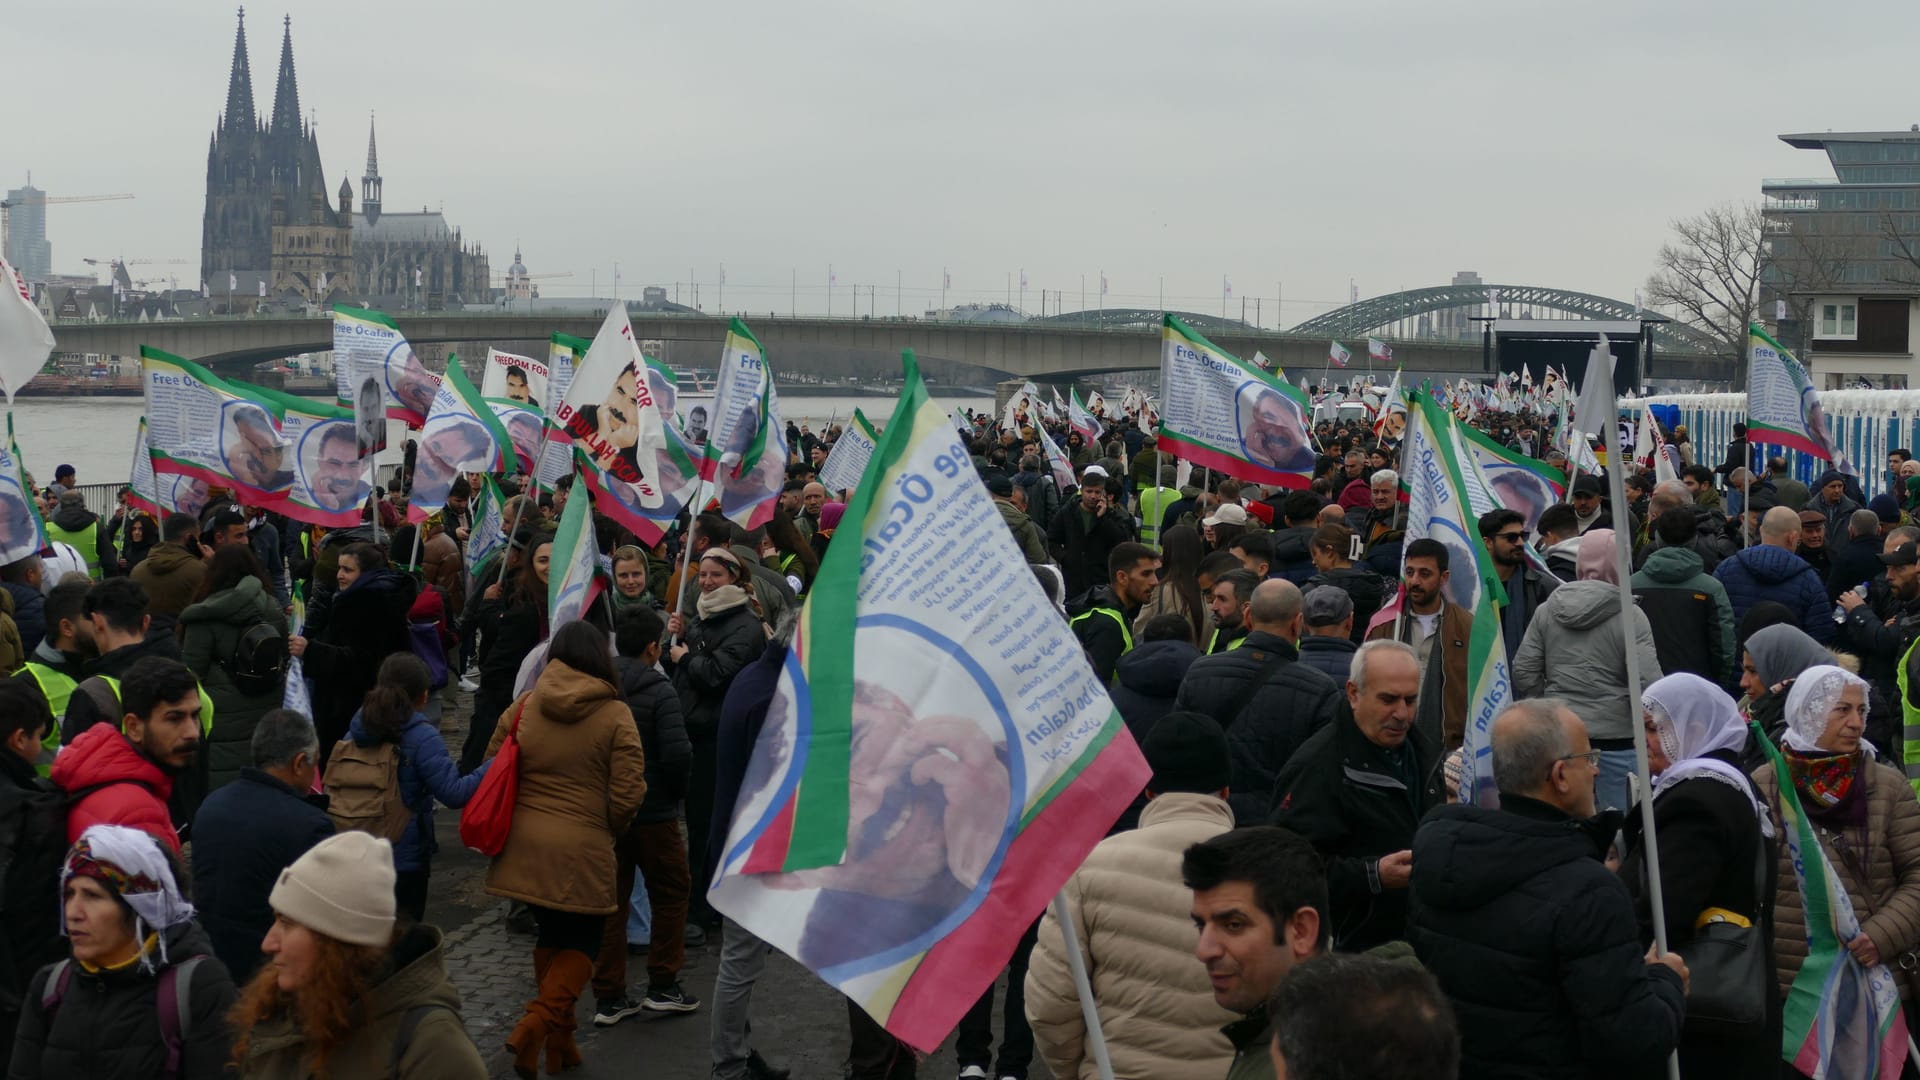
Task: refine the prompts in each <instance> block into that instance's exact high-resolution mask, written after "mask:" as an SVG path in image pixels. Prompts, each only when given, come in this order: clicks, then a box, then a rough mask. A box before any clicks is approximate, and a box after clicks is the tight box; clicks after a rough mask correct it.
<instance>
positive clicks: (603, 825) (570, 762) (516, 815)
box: [487, 660, 647, 915]
mask: <svg viewBox="0 0 1920 1080" xmlns="http://www.w3.org/2000/svg"><path fill="white" fill-rule="evenodd" d="M525 701H526V708H525V710H524V711H522V712H521V713H520V718H519V724H518V728H519V735H518V738H519V740H520V790H519V796H518V798H517V799H516V800H515V802H514V804H513V825H512V828H511V829H510V830H509V831H508V833H507V846H506V847H505V848H504V849H502V850H501V852H500V854H498V855H496V856H494V859H493V862H492V864H491V865H489V866H488V867H487V892H489V893H491V894H493V895H494V896H504V897H506V898H507V899H509V900H520V901H524V902H526V903H529V904H533V905H535V906H538V907H544V908H554V909H556V910H559V911H573V912H579V913H581V914H585V915H611V914H613V913H614V911H616V910H618V908H619V905H620V903H622V902H624V900H625V898H624V897H621V898H618V899H616V897H615V896H614V892H615V887H614V876H615V875H614V869H615V867H614V860H613V841H614V838H615V837H617V836H619V835H621V834H622V833H624V832H626V829H627V825H628V823H630V822H631V821H632V820H633V814H634V811H635V810H638V809H639V808H640V800H641V799H642V798H644V797H645V795H646V793H647V781H646V762H645V761H644V760H643V753H642V751H641V748H640V733H639V732H638V731H637V730H635V728H634V726H633V714H632V713H631V712H630V711H628V709H627V703H626V702H625V701H623V700H622V699H621V697H620V690H619V688H618V687H616V686H614V685H613V684H612V683H610V682H607V681H606V680H604V679H597V678H595V677H593V676H592V675H588V674H586V673H584V672H580V671H575V670H574V669H573V668H571V667H568V666H567V665H566V664H565V663H563V662H561V661H558V660H553V661H549V662H548V664H547V667H546V670H545V671H542V672H541V673H540V678H539V680H538V681H537V682H535V683H534V687H533V689H532V690H530V691H528V692H527V694H526V696H525ZM512 708H513V707H512V706H509V713H510V714H511V710H512ZM514 727H515V724H514V722H513V720H512V719H510V718H508V719H503V720H502V721H501V723H500V724H499V726H498V727H496V728H494V731H493V742H492V744H491V745H489V746H488V747H487V757H489V758H491V757H493V755H494V754H495V753H496V752H497V751H498V750H499V749H500V744H501V743H502V742H504V741H505V740H506V736H507V733H508V732H509V731H511V730H513V729H514Z"/></svg>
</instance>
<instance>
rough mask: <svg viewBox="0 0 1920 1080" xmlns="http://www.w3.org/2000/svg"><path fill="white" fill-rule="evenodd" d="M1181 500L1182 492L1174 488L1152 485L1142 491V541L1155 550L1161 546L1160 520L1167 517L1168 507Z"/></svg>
mask: <svg viewBox="0 0 1920 1080" xmlns="http://www.w3.org/2000/svg"><path fill="white" fill-rule="evenodd" d="M1179 501H1180V492H1179V491H1178V490H1176V489H1174V488H1164V487H1151V488H1143V489H1141V492H1140V542H1141V543H1143V544H1145V545H1147V546H1148V547H1150V548H1153V549H1154V550H1156V551H1157V550H1159V548H1160V522H1162V521H1163V520H1165V519H1166V516H1167V508H1168V507H1171V506H1172V505H1173V504H1174V503H1177V502H1179Z"/></svg>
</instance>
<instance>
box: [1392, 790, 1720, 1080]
mask: <svg viewBox="0 0 1920 1080" xmlns="http://www.w3.org/2000/svg"><path fill="white" fill-rule="evenodd" d="M1501 801H1502V807H1503V808H1502V809H1499V810H1487V809H1483V808H1481V807H1478V806H1472V805H1466V804H1459V803H1453V804H1448V805H1445V806H1440V807H1437V808H1435V809H1434V810H1433V812H1432V813H1431V814H1429V815H1428V816H1427V819H1426V821H1424V822H1423V823H1422V824H1421V826H1420V830H1419V832H1418V833H1416V834H1415V836H1414V840H1413V881H1412V888H1411V890H1410V893H1411V895H1410V897H1409V904H1408V935H1407V936H1408V940H1409V941H1410V942H1411V943H1412V944H1413V949H1414V953H1415V954H1416V955H1417V956H1418V957H1419V958H1420V963H1421V964H1422V965H1423V966H1425V967H1426V969H1427V970H1428V971H1430V972H1432V973H1433V975H1434V977H1435V978H1437V979H1438V980H1439V981H1440V989H1441V990H1443V991H1445V993H1446V995H1447V998H1448V999H1449V1000H1450V1001H1452V1002H1453V1009H1454V1015H1455V1017H1456V1018H1457V1020H1458V1022H1459V1028H1460V1075H1461V1076H1471V1077H1476V1078H1486V1080H1508V1078H1511V1080H1521V1078H1525V1080H1540V1078H1569V1080H1572V1078H1592V1080H1602V1078H1608V1080H1611V1078H1615V1077H1620V1076H1638V1075H1649V1076H1650V1075H1654V1073H1655V1072H1657V1071H1658V1069H1659V1068H1660V1067H1661V1062H1662V1060H1663V1059H1665V1058H1666V1056H1667V1055H1668V1054H1669V1053H1671V1052H1672V1050H1673V1048H1674V1046H1675V1045H1676V1044H1677V1043H1678V1042H1679V1038H1680V1022H1681V1017H1682V1015H1683V1013H1684V1010H1685V998H1684V995H1683V994H1682V992H1681V985H1680V976H1679V975H1677V974H1676V973H1674V972H1673V971H1671V970H1669V969H1668V968H1667V967H1666V966H1665V965H1647V964H1646V963H1644V961H1643V959H1642V957H1643V956H1644V954H1645V952H1646V950H1645V948H1644V947H1642V946H1641V944H1640V928H1639V923H1638V921H1637V920H1636V918H1635V916H1634V910H1633V899H1632V897H1631V896H1630V895H1629V894H1628V892H1627V887H1626V885H1625V884H1623V883H1622V882H1621V880H1620V878H1619V877H1618V876H1616V875H1615V874H1614V873H1613V872H1612V871H1611V870H1608V869H1607V868H1606V866H1605V864H1603V863H1602V862H1601V856H1602V855H1604V854H1605V852H1606V848H1607V844H1608V841H1609V840H1610V839H1611V838H1612V836H1613V833H1614V831H1615V830H1616V829H1617V828H1618V825H1619V816H1618V815H1615V814H1603V815H1601V816H1600V817H1598V818H1595V819H1593V820H1592V821H1577V820H1575V819H1573V818H1571V817H1568V816H1567V815H1566V814H1564V813H1561V812H1560V811H1559V810H1557V809H1555V808H1554V807H1552V806H1549V805H1547V804H1545V803H1541V802H1537V801H1535V800H1532V799H1527V798H1523V797H1519V796H1515V795H1506V794H1503V795H1502V797H1501Z"/></svg>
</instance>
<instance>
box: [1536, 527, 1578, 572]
mask: <svg viewBox="0 0 1920 1080" xmlns="http://www.w3.org/2000/svg"><path fill="white" fill-rule="evenodd" d="M1543 554H1545V555H1546V559H1547V569H1548V570H1550V571H1552V572H1553V576H1554V577H1557V578H1559V579H1560V580H1561V581H1563V582H1567V581H1572V580H1574V579H1575V578H1577V577H1579V576H1580V575H1579V571H1578V567H1579V561H1580V538H1579V537H1578V536H1570V537H1568V538H1567V539H1565V540H1562V541H1560V542H1559V543H1557V544H1555V545H1553V546H1552V547H1549V548H1548V549H1547V550H1546V551H1545V552H1544V553H1543Z"/></svg>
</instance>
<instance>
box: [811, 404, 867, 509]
mask: <svg viewBox="0 0 1920 1080" xmlns="http://www.w3.org/2000/svg"><path fill="white" fill-rule="evenodd" d="M879 444H880V436H879V435H878V434H876V433H875V432H874V430H873V425H872V424H870V423H868V422H867V416H866V414H865V413H863V412H861V411H860V410H859V409H857V408H856V409H854V410H853V423H851V424H849V425H847V429H846V430H845V431H842V432H841V433H840V438H838V439H836V440H835V441H834V444H833V449H832V450H830V451H828V453H827V460H826V461H824V462H822V463H821V465H820V477H819V479H820V483H821V484H822V485H823V486H824V487H825V488H826V489H827V490H828V491H833V492H838V491H852V490H853V489H854V488H855V487H857V486H859V483H860V477H861V476H862V475H864V474H865V473H866V471H867V462H869V461H871V460H873V451H874V448H875V447H876V446H878V445H879Z"/></svg>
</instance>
